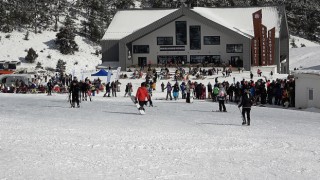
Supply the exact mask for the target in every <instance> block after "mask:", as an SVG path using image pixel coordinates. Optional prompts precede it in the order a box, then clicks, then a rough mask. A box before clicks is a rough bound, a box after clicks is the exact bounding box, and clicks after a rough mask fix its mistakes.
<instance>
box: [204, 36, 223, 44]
mask: <svg viewBox="0 0 320 180" xmlns="http://www.w3.org/2000/svg"><path fill="white" fill-rule="evenodd" d="M203 44H204V45H220V36H203Z"/></svg>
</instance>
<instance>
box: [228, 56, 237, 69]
mask: <svg viewBox="0 0 320 180" xmlns="http://www.w3.org/2000/svg"><path fill="white" fill-rule="evenodd" d="M239 59H240V57H239V56H231V60H230V62H229V64H230V65H231V66H232V67H237V66H239V64H237V61H238V60H239Z"/></svg>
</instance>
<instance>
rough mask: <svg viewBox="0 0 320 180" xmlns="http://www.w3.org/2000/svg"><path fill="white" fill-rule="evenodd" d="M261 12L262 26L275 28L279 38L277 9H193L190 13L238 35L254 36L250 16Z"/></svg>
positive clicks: (272, 7) (274, 7)
mask: <svg viewBox="0 0 320 180" xmlns="http://www.w3.org/2000/svg"><path fill="white" fill-rule="evenodd" d="M260 9H261V10H262V24H263V25H265V26H266V27H267V28H268V30H269V29H272V28H273V27H275V28H276V34H275V36H276V37H279V31H280V25H281V17H280V13H279V11H278V7H276V6H271V7H239V8H204V7H195V8H193V9H191V10H192V11H194V12H196V13H198V14H200V15H201V16H203V17H205V18H207V19H209V20H211V21H214V22H216V23H219V24H221V25H222V26H225V27H227V28H229V29H231V30H234V31H236V32H238V33H240V34H244V35H250V36H252V37H253V36H254V31H253V21H252V14H253V13H254V12H256V11H259V10H260Z"/></svg>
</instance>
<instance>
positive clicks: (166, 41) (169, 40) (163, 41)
mask: <svg viewBox="0 0 320 180" xmlns="http://www.w3.org/2000/svg"><path fill="white" fill-rule="evenodd" d="M157 45H173V37H157Z"/></svg>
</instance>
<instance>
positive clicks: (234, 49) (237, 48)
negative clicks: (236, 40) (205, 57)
mask: <svg viewBox="0 0 320 180" xmlns="http://www.w3.org/2000/svg"><path fill="white" fill-rule="evenodd" d="M242 52H243V45H242V44H227V53H242Z"/></svg>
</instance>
